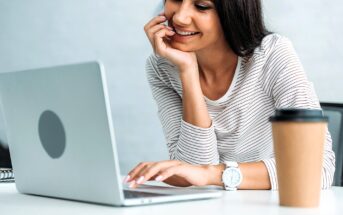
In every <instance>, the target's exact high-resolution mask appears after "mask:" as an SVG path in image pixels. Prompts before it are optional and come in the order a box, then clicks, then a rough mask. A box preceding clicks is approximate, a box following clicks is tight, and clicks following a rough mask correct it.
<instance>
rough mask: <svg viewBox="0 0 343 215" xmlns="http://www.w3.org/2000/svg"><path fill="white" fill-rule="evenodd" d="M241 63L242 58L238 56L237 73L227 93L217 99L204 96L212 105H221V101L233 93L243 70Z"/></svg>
mask: <svg viewBox="0 0 343 215" xmlns="http://www.w3.org/2000/svg"><path fill="white" fill-rule="evenodd" d="M241 64H242V58H241V57H238V61H237V66H236V70H235V74H234V75H233V79H232V82H231V84H230V87H229V89H228V90H227V91H226V93H225V94H224V95H223V96H222V97H221V98H219V99H217V100H211V99H209V98H207V97H206V96H204V98H205V101H206V103H208V104H210V105H219V104H220V103H222V102H225V101H226V100H227V99H228V97H229V96H230V95H231V93H232V91H233V89H234V88H235V85H236V82H237V78H238V73H239V72H240V70H241Z"/></svg>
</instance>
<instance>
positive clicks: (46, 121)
mask: <svg viewBox="0 0 343 215" xmlns="http://www.w3.org/2000/svg"><path fill="white" fill-rule="evenodd" d="M0 96H1V104H2V109H3V112H4V116H5V123H6V130H7V137H8V143H9V147H10V151H11V158H12V162H13V168H14V173H15V179H16V186H17V189H18V191H19V192H22V193H27V194H36V195H43V196H51V197H58V198H67V199H75V200H81V201H87V202H95V203H102V204H111V205H121V204H122V202H123V200H124V197H123V192H122V187H121V186H122V185H121V178H120V170H119V163H118V158H117V157H116V155H117V149H116V145H115V139H114V130H113V126H112V119H111V110H110V106H109V99H108V93H107V87H106V78H105V72H104V70H103V67H102V66H101V65H100V64H99V63H98V62H88V63H81V64H74V65H66V66H57V67H51V68H43V69H33V70H27V71H20V72H10V73H3V74H0ZM112 143H113V144H112Z"/></svg>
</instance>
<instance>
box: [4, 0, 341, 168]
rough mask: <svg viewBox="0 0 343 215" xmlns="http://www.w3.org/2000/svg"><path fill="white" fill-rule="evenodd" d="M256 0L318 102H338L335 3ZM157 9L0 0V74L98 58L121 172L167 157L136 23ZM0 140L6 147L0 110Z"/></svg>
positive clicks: (105, 2)
mask: <svg viewBox="0 0 343 215" xmlns="http://www.w3.org/2000/svg"><path fill="white" fill-rule="evenodd" d="M263 4H264V11H265V18H266V23H267V26H268V27H269V29H270V30H271V31H274V32H277V33H280V34H282V35H285V36H287V37H288V38H290V39H291V41H292V42H293V44H294V46H295V49H296V50H297V52H298V54H299V57H300V59H301V61H302V63H303V65H304V67H305V70H306V71H307V74H308V77H309V79H310V80H311V81H312V82H313V83H314V86H315V89H316V92H317V94H318V96H319V98H320V100H321V101H327V102H341V103H342V102H343V93H341V92H343V72H342V66H343V63H342V58H343V40H342V39H341V35H343V15H342V13H341V11H342V10H343V1H340V0H333V1H324V0H302V1H297V0H287V1H275V0H264V1H263ZM160 11H162V3H161V0H149V1H144V0H131V1H120V0H101V1H99V0H49V1H46V0H0V72H9V71H16V70H26V69H31V68H38V67H47V66H54V65H60V64H69V63H76V62H82V61H89V60H101V61H102V62H103V63H104V66H105V69H106V72H107V77H108V82H109V83H108V86H109V92H110V99H111V105H112V113H113V119H114V126H115V132H116V138H117V144H118V148H119V149H118V150H119V160H120V165H121V168H122V173H126V172H127V171H129V169H131V168H132V167H133V166H135V165H136V164H137V163H138V162H140V161H143V160H144V161H151V160H162V159H168V155H167V149H166V145H165V141H164V137H163V133H162V129H161V126H160V122H159V120H158V117H157V110H156V105H155V103H154V101H153V99H152V96H151V92H150V89H149V86H148V84H147V81H146V77H145V70H144V67H145V59H146V58H147V57H148V56H149V54H150V53H151V52H152V50H151V47H150V44H149V42H148V40H147V39H146V37H145V34H144V31H143V26H144V24H145V23H146V22H148V21H149V20H150V19H151V18H152V16H154V15H157V14H158V13H159V12H160ZM0 141H1V142H2V145H3V146H4V147H6V145H7V138H6V129H5V122H4V116H3V115H2V114H0ZM0 159H1V154H0Z"/></svg>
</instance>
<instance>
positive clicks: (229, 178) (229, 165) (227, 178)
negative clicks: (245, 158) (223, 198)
mask: <svg viewBox="0 0 343 215" xmlns="http://www.w3.org/2000/svg"><path fill="white" fill-rule="evenodd" d="M224 164H225V166H226V168H225V170H224V171H223V175H222V182H223V184H224V189H225V190H229V191H234V190H237V187H238V186H239V185H240V184H241V183H242V179H243V176H242V173H241V171H240V170H239V168H238V163H237V162H235V161H226V162H224Z"/></svg>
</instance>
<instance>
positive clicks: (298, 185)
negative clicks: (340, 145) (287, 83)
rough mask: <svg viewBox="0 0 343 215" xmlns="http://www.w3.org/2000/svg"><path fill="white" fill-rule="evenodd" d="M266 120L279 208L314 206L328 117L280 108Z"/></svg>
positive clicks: (306, 111)
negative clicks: (273, 158)
mask: <svg viewBox="0 0 343 215" xmlns="http://www.w3.org/2000/svg"><path fill="white" fill-rule="evenodd" d="M269 121H270V122H272V131H273V142H274V152H275V160H276V170H277V179H278V185H279V200H280V205H282V206H291V207H317V206H318V205H319V200H320V190H321V171H322V165H323V151H324V142H325V133H326V130H327V122H328V118H327V117H325V116H323V112H322V111H321V110H309V109H279V110H276V112H275V115H274V116H272V117H270V118H269Z"/></svg>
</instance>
